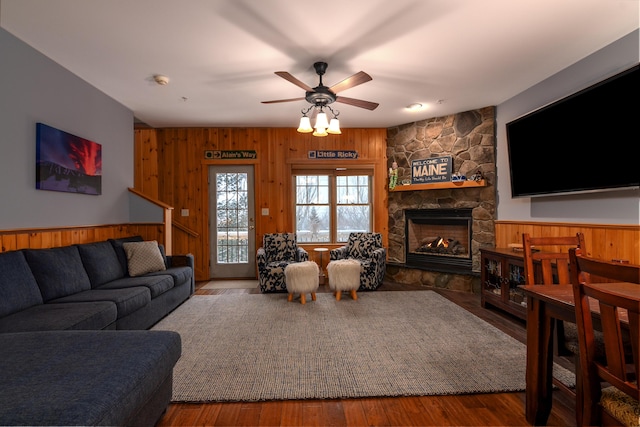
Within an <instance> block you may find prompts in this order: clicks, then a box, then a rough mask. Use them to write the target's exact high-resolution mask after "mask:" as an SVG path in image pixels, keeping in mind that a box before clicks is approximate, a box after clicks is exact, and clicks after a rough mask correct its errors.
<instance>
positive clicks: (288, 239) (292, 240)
mask: <svg viewBox="0 0 640 427" xmlns="http://www.w3.org/2000/svg"><path fill="white" fill-rule="evenodd" d="M256 258H257V259H256V261H257V263H258V286H259V287H260V292H262V293H268V292H287V286H286V283H285V276H284V269H285V267H286V266H287V265H289V264H291V263H294V262H302V261H308V260H309V254H308V253H307V251H305V250H304V249H303V248H301V247H298V243H297V242H296V234H295V233H272V234H265V235H264V237H263V238H262V247H261V248H259V249H258V252H257V254H256Z"/></svg>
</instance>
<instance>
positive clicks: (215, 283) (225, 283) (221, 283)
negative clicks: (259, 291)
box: [200, 280, 258, 289]
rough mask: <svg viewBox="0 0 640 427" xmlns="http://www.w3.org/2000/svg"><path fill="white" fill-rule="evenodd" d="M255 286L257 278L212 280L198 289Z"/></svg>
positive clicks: (252, 287)
mask: <svg viewBox="0 0 640 427" xmlns="http://www.w3.org/2000/svg"><path fill="white" fill-rule="evenodd" d="M257 287H258V281H257V280H212V281H210V282H209V283H207V284H205V285H203V286H202V288H200V289H254V288H257Z"/></svg>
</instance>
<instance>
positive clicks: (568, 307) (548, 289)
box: [519, 282, 638, 425]
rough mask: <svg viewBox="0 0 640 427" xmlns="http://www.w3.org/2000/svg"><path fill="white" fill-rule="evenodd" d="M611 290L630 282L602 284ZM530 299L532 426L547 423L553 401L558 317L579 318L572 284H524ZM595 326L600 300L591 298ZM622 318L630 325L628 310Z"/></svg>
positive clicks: (528, 404)
mask: <svg viewBox="0 0 640 427" xmlns="http://www.w3.org/2000/svg"><path fill="white" fill-rule="evenodd" d="M602 285H603V286H606V287H607V289H609V290H611V291H614V292H615V291H616V290H620V291H621V292H626V291H628V290H629V287H630V286H635V287H636V288H637V286H638V285H637V284H631V283H626V282H620V283H618V282H615V283H606V284H602ZM519 288H520V289H521V290H522V291H523V293H524V294H525V296H526V298H527V371H526V390H525V416H526V419H527V422H529V423H530V424H531V425H546V423H547V420H548V418H549V414H550V413H551V408H552V402H553V394H552V393H553V356H554V332H553V331H554V326H555V323H556V321H557V320H561V321H567V322H573V323H575V321H576V313H575V301H574V296H573V287H572V285H521V286H519ZM590 309H591V313H592V315H593V319H594V328H599V324H600V319H599V313H600V309H599V307H598V302H597V301H595V300H593V299H590ZM620 320H621V322H622V323H623V324H628V323H629V319H628V316H627V313H626V311H620ZM579 374H580V372H576V390H575V391H576V418H577V419H578V420H580V418H581V417H580V414H581V412H580V409H579V407H578V402H579V399H581V396H582V390H581V388H580V387H581V383H582V381H580V378H579Z"/></svg>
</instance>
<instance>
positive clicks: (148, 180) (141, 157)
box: [133, 129, 158, 199]
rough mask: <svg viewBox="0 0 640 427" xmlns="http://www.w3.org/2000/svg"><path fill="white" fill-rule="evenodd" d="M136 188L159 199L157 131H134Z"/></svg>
mask: <svg viewBox="0 0 640 427" xmlns="http://www.w3.org/2000/svg"><path fill="white" fill-rule="evenodd" d="M134 159H135V163H134V164H135V168H134V181H133V182H134V184H133V185H134V188H135V189H136V190H138V191H140V192H143V193H145V194H147V195H148V196H149V197H152V198H154V199H157V198H158V141H157V132H156V130H155V129H136V130H135V131H134Z"/></svg>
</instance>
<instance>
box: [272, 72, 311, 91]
mask: <svg viewBox="0 0 640 427" xmlns="http://www.w3.org/2000/svg"><path fill="white" fill-rule="evenodd" d="M276 74H277V75H279V76H280V77H282V78H283V79H285V80H287V81H289V82H291V83H293V84H294V85H296V86H298V87H301V88H302V89H304V90H306V91H307V92H313V88H312V87H311V86H309V85H308V84H306V83H303V82H301V81H300V80H298V79H296V78H295V77H293V76H292V75H291V74H290V73H288V72H286V71H276Z"/></svg>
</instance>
